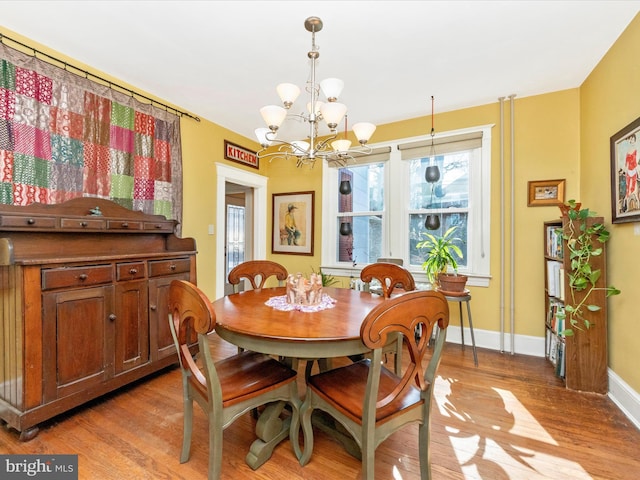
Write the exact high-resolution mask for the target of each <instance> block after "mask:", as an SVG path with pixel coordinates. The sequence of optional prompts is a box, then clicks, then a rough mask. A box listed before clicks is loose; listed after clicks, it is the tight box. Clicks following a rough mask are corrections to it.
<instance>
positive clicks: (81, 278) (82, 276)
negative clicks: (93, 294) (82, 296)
mask: <svg viewBox="0 0 640 480" xmlns="http://www.w3.org/2000/svg"><path fill="white" fill-rule="evenodd" d="M87 278H88V275H87V274H86V273H81V274H80V275H79V276H78V279H80V280H86V279H87Z"/></svg>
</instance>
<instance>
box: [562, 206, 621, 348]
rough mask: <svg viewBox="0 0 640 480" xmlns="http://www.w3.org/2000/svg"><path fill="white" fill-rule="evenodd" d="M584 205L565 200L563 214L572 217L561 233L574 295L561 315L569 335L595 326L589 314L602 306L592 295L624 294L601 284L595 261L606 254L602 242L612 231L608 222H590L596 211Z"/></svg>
mask: <svg viewBox="0 0 640 480" xmlns="http://www.w3.org/2000/svg"><path fill="white" fill-rule="evenodd" d="M580 205H581V204H579V203H576V201H575V200H569V201H567V202H566V203H565V207H566V208H564V209H561V210H562V212H563V216H566V217H567V218H568V221H567V222H565V224H564V228H563V229H561V230H560V233H561V234H562V238H563V240H564V242H565V245H566V249H567V250H566V251H567V253H568V254H569V265H570V269H569V271H568V277H569V292H570V296H569V298H567V299H566V301H565V305H564V311H561V312H560V313H559V314H558V317H559V318H562V319H564V320H565V321H566V322H568V323H567V324H566V325H567V327H566V328H565V330H564V331H563V332H562V333H563V334H564V335H566V336H571V335H573V329H574V328H576V329H578V330H583V328H584V329H589V327H590V326H591V322H590V321H589V319H588V315H587V313H588V312H597V311H598V310H600V307H599V306H598V305H594V304H592V303H590V302H589V298H590V297H591V295H592V294H594V293H595V292H598V291H604V292H605V294H606V297H610V296H612V295H619V294H620V290H618V289H617V288H615V287H613V286H605V287H601V286H597V282H598V280H599V279H600V277H601V275H602V271H601V269H600V268H595V267H594V264H593V261H592V260H593V258H594V257H598V256H600V255H602V253H603V251H604V250H603V248H602V247H601V246H600V245H601V244H604V243H605V242H606V241H607V240H609V236H610V234H609V231H608V230H607V229H606V227H605V226H604V224H602V223H599V222H593V221H589V218H590V217H595V212H592V211H590V210H589V209H588V208H580Z"/></svg>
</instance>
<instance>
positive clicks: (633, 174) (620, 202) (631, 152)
mask: <svg viewBox="0 0 640 480" xmlns="http://www.w3.org/2000/svg"><path fill="white" fill-rule="evenodd" d="M638 136H640V118H637V119H636V120H635V121H634V122H631V123H630V124H629V125H627V126H626V127H624V128H623V129H622V130H620V131H619V132H618V133H616V134H615V135H613V136H612V137H611V140H610V142H611V222H612V223H625V222H639V221H640V194H639V193H638V192H639V189H640V184H639V183H638V180H640V178H638V177H640V168H639V167H638V147H637V146H636V145H637V143H636V137H638Z"/></svg>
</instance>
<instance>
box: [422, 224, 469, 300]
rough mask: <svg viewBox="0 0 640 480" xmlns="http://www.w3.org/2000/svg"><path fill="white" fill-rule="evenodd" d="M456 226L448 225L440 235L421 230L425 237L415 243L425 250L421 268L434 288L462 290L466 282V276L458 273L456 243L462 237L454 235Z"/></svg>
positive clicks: (449, 290)
mask: <svg viewBox="0 0 640 480" xmlns="http://www.w3.org/2000/svg"><path fill="white" fill-rule="evenodd" d="M457 228H458V227H457V225H454V226H453V227H449V228H448V229H447V230H446V231H445V232H444V234H443V235H441V236H438V235H434V234H432V233H429V232H423V233H422V235H424V237H425V239H424V240H423V241H421V242H419V243H418V244H417V245H416V248H418V249H420V250H425V251H426V258H425V260H424V262H423V264H422V269H423V270H424V272H425V273H426V275H427V279H428V280H429V282H430V283H431V285H432V286H433V287H434V288H439V289H440V290H443V291H446V292H463V291H464V289H465V286H466V284H467V276H466V275H460V274H458V260H462V250H461V249H460V246H459V245H458V244H459V243H462V239H461V238H458V237H456V236H454V234H455V231H456V229H457ZM449 270H451V271H449Z"/></svg>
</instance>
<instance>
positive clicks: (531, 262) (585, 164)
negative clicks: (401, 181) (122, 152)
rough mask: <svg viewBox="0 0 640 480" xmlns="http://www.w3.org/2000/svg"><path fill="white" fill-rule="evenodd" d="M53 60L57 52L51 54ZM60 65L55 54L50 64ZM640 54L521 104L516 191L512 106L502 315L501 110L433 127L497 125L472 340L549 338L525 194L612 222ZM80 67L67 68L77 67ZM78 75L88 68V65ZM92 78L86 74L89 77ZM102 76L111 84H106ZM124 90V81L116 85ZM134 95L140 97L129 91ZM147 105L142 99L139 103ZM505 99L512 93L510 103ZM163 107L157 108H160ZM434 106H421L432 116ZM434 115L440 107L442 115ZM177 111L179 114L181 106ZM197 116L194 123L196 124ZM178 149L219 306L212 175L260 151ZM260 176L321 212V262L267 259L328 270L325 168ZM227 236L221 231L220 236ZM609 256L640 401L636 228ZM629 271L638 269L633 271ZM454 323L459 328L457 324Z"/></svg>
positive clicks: (621, 339) (624, 352)
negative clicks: (613, 183)
mask: <svg viewBox="0 0 640 480" xmlns="http://www.w3.org/2000/svg"><path fill="white" fill-rule="evenodd" d="M0 31H4V32H6V34H7V35H9V36H13V37H15V38H17V39H19V40H23V41H25V43H28V44H30V45H33V46H34V47H36V48H39V49H41V50H43V51H48V50H47V49H46V47H42V46H40V45H37V44H35V43H34V42H31V41H29V40H28V39H23V38H20V36H19V35H16V34H14V33H13V32H11V31H8V30H6V29H2V28H1V27H0ZM48 52H49V53H51V51H50V50H49V51H48ZM53 54H55V55H56V56H60V55H58V54H57V52H53ZM639 54H640V21H639V20H638V18H636V19H635V20H634V22H633V23H632V25H631V27H630V28H629V30H628V31H627V32H626V33H625V34H624V35H623V36H622V37H621V38H620V40H619V41H618V42H617V43H616V44H615V45H614V46H613V48H612V49H611V51H610V52H609V54H607V56H606V57H605V58H604V60H603V61H602V62H601V64H600V65H599V66H598V67H597V68H596V69H595V70H594V72H593V73H592V75H590V77H589V78H588V79H587V81H586V82H585V84H584V86H583V87H581V88H580V89H571V90H566V91H560V92H554V93H550V94H546V95H539V96H534V97H527V98H518V97H517V96H516V97H515V99H514V110H515V114H514V124H515V143H514V149H515V171H514V176H515V183H514V188H513V190H512V189H511V186H510V181H511V174H512V172H511V167H510V158H509V156H510V151H511V145H510V143H509V139H510V124H511V115H510V111H511V106H510V102H509V101H508V100H507V101H505V104H504V123H505V144H504V152H505V157H506V158H505V170H504V172H503V174H504V186H505V199H506V201H505V215H506V217H505V218H506V221H507V225H506V227H505V232H506V235H505V238H504V241H505V242H506V243H505V249H504V255H505V260H506V262H507V264H506V275H505V279H504V281H505V302H504V305H501V304H500V244H501V238H500V198H501V197H500V184H501V169H500V131H499V127H500V125H499V123H500V105H499V103H498V99H496V102H495V103H491V104H488V105H483V106H479V107H473V108H468V109H462V110H458V111H454V112H444V113H441V114H437V115H436V119H435V125H436V130H437V131H438V132H443V131H447V130H454V129H460V128H465V127H471V126H477V125H486V124H495V127H494V128H493V134H492V139H493V140H492V166H491V168H492V170H491V185H492V190H491V219H490V226H491V227H490V228H491V275H492V279H491V282H490V285H489V287H488V288H481V287H473V296H474V301H473V309H474V323H475V328H476V329H485V330H493V331H498V330H499V328H500V316H501V313H503V314H504V321H505V324H506V326H507V331H508V327H509V322H510V312H511V310H512V309H513V311H514V315H515V333H516V334H518V335H525V336H527V335H528V336H534V337H542V336H543V334H544V302H543V300H544V296H543V289H544V277H543V258H542V254H543V233H542V223H543V221H545V220H550V219H555V218H558V217H559V211H558V209H557V208H556V207H528V206H527V182H528V181H531V180H548V179H566V191H567V193H566V198H567V199H571V198H575V199H578V200H581V201H582V202H583V204H584V205H585V206H588V207H589V208H592V209H594V210H596V211H598V213H600V214H602V215H605V217H607V218H609V221H610V186H609V180H608V178H609V153H608V140H609V137H610V135H612V134H613V133H615V132H617V131H618V130H619V129H620V128H622V127H623V126H625V125H627V124H628V123H629V122H631V121H632V120H634V119H635V118H637V116H638V112H640V96H639V95H637V91H638V85H640V81H639V80H640V78H639V77H640V73H639V71H638V69H639V67H638V63H637V62H633V61H631V59H633V58H637V57H638V55H639ZM71 60H72V59H70V61H71ZM80 66H81V67H82V65H80ZM86 69H87V70H90V68H89V67H86ZM97 73H98V74H100V75H101V76H105V77H106V78H109V77H108V76H107V75H105V74H104V73H102V72H97ZM113 80H114V81H118V79H113ZM131 88H133V89H135V87H131ZM143 93H144V92H143ZM504 93H505V96H507V97H508V95H510V94H511V93H515V94H517V93H518V92H504ZM160 100H161V99H160ZM427 100H428V99H427V98H426V96H425V98H424V99H417V101H424V104H425V113H426V114H427V113H428V110H429V106H428V101H427ZM436 105H437V103H436ZM178 108H179V106H178ZM194 113H195V114H197V112H194ZM181 128H182V149H183V164H184V218H183V236H190V237H194V238H195V239H196V242H197V246H198V252H199V253H198V283H199V285H200V287H201V288H202V289H203V290H204V291H205V293H207V294H208V295H209V296H210V297H211V298H213V297H214V295H215V287H216V282H217V281H224V279H216V278H215V274H214V272H215V269H216V263H217V261H219V260H221V255H222V254H221V253H220V254H218V252H216V248H215V239H216V236H215V235H208V232H207V227H208V225H210V224H214V225H215V219H216V213H215V212H216V209H217V205H216V174H215V163H216V162H224V163H228V164H229V165H231V166H234V167H238V168H246V169H247V170H248V171H251V172H252V173H255V172H256V170H254V169H251V168H249V167H243V166H240V165H238V164H236V163H233V162H227V161H225V160H224V159H223V148H224V147H223V142H224V140H225V139H227V140H231V141H232V142H234V143H237V144H239V145H242V146H244V147H247V148H253V149H257V148H258V145H257V144H255V143H254V142H253V141H252V140H249V139H246V138H244V137H242V136H240V135H237V134H235V133H233V132H230V131H228V130H226V129H224V128H222V127H220V126H218V125H216V124H214V123H212V122H209V121H206V120H203V121H201V122H196V121H194V120H191V119H189V118H186V117H185V118H183V119H182V121H181ZM429 131H430V118H429V116H428V115H425V116H424V117H421V118H417V119H411V120H406V121H402V122H397V123H393V124H388V125H381V126H379V127H378V129H377V131H376V132H375V134H374V137H373V143H375V142H383V141H387V140H392V139H396V138H402V137H411V136H416V135H424V134H426V133H428V132H429ZM258 173H260V174H263V175H266V176H268V177H269V182H268V194H269V195H268V198H269V200H268V201H269V202H271V194H272V193H282V192H298V191H309V190H313V191H315V192H316V197H315V202H316V208H315V218H316V223H315V238H314V243H315V252H314V255H313V256H297V255H273V254H271V253H270V252H271V240H270V237H269V239H268V245H267V246H266V251H267V252H269V253H268V254H267V256H268V258H271V259H273V260H275V261H278V262H280V263H282V264H283V265H285V266H286V267H287V269H288V270H289V271H301V272H305V273H306V272H310V271H311V270H312V269H314V270H317V269H318V268H319V267H320V266H321V265H322V260H321V256H320V252H321V245H320V242H321V232H322V225H321V219H322V192H321V181H322V180H321V179H322V166H321V165H316V166H315V167H314V168H313V169H311V170H310V169H309V168H308V167H305V168H304V169H297V168H295V166H293V165H292V164H291V163H286V162H283V161H282V160H275V161H274V162H272V163H269V162H266V161H263V162H262V163H261V165H260V170H259V172H258ZM512 193H513V195H514V210H515V211H514V213H515V226H514V228H515V252H516V256H515V262H514V263H513V265H511V264H510V261H509V259H510V257H511V252H510V250H509V235H510V223H509V220H510V218H511V207H510V205H511V194H512ZM267 212H268V217H269V218H268V222H267V225H268V231H269V232H271V225H272V219H271V204H269V205H268V208H267ZM220 228H221V226H217V225H216V233H217V232H218V231H219V230H220ZM611 230H612V233H613V235H612V240H611V242H610V244H609V249H610V250H609V255H608V262H609V265H608V275H609V279H610V280H611V282H612V283H613V284H615V285H616V286H617V287H618V288H621V289H622V291H623V294H622V295H621V296H619V297H614V298H613V299H612V300H610V303H609V306H610V325H611V327H610V333H611V335H610V339H611V341H610V365H611V367H612V368H613V369H614V371H615V372H616V373H617V374H618V375H620V376H621V377H622V379H623V380H624V381H625V382H627V383H629V384H630V385H631V387H633V388H634V389H635V390H636V391H640V370H638V369H637V368H636V367H635V363H637V354H636V352H637V351H639V350H640V335H639V333H640V332H638V330H639V328H638V327H637V324H636V323H635V322H636V320H635V319H636V318H637V312H636V310H637V309H636V308H634V307H635V305H634V304H633V301H632V299H633V291H634V289H633V287H634V286H635V283H637V282H636V281H635V279H636V278H637V270H638V269H637V268H635V266H637V265H638V261H637V260H635V258H637V257H630V256H629V254H628V253H626V252H628V251H634V247H636V250H637V246H638V237H637V236H634V234H633V225H632V224H625V225H615V226H613V227H612V229H611ZM629 259H633V260H634V261H631V262H630V261H629ZM512 271H513V272H514V283H515V286H516V289H515V290H516V292H515V301H514V304H513V305H511V304H510V301H509V288H510V285H509V282H510V278H511V272H512ZM455 321H456V319H455V316H454V322H455Z"/></svg>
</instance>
